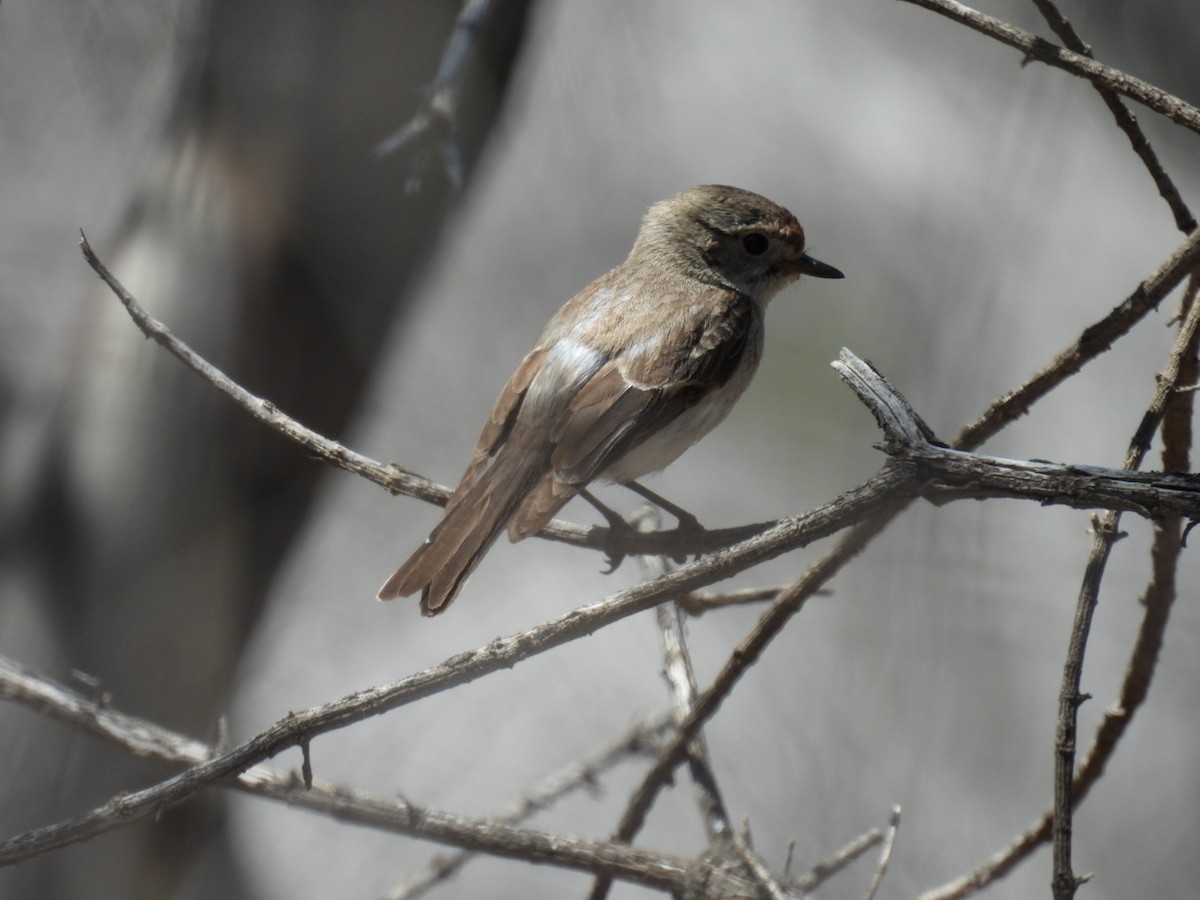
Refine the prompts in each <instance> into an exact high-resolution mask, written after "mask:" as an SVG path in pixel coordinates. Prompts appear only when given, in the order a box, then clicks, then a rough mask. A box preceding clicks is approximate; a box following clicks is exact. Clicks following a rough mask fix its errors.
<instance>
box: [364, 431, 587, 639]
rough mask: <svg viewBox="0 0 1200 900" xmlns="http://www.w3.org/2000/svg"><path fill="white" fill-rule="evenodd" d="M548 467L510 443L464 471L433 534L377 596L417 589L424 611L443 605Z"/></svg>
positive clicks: (541, 459) (440, 608) (542, 456)
mask: <svg viewBox="0 0 1200 900" xmlns="http://www.w3.org/2000/svg"><path fill="white" fill-rule="evenodd" d="M547 467H548V460H547V459H545V454H544V453H538V452H536V451H535V452H534V453H532V454H530V453H525V452H523V451H522V448H521V447H519V446H515V445H514V444H513V443H509V444H506V445H505V446H504V447H503V448H502V449H501V450H500V453H499V454H498V455H497V456H496V458H495V459H494V460H493V461H492V463H491V465H490V466H488V467H487V469H485V470H484V471H483V472H482V473H481V474H479V475H477V476H475V477H472V473H471V472H468V475H467V477H465V478H464V479H463V482H462V483H461V484H460V485H459V486H458V488H457V489H456V490H455V492H454V495H453V496H452V497H451V498H450V502H449V503H447V504H446V512H445V514H444V515H443V516H442V520H441V521H440V522H439V523H438V524H437V527H436V528H434V529H433V533H432V534H430V535H429V537H428V539H426V541H425V543H424V544H422V545H421V546H420V547H418V548H417V550H416V552H415V553H413V555H412V556H411V557H409V559H408V561H407V562H406V563H404V565H402V566H401V567H400V568H399V569H397V570H396V573H395V574H394V575H392V577H391V578H389V579H388V580H387V583H385V584H384V586H383V587H381V588H380V589H379V595H378V596H379V599H380V600H391V599H393V598H395V597H407V596H408V595H410V594H414V593H416V592H417V591H420V592H421V613H422V614H423V615H426V616H435V615H437V614H438V613H440V612H442V611H443V610H445V609H446V607H448V606H449V605H450V603H451V602H452V601H453V600H454V598H455V596H456V595H457V594H458V592H459V590H460V589H461V588H462V586H463V582H465V581H466V580H467V576H468V575H470V574H471V572H472V571H474V569H475V567H476V566H477V565H478V564H479V561H480V560H481V559H483V556H484V554H485V553H487V551H488V549H489V548H490V547H491V546H492V544H493V543H495V541H496V538H497V537H499V535H500V532H501V531H503V530H504V527H505V525H506V524H507V523H508V520H509V519H510V518H511V517H512V515H513V513H514V512H515V511H516V510H517V508H518V507H519V506H521V504H522V501H524V499H525V498H526V495H527V494H528V493H529V492H530V490H531V489H532V488H533V487H534V485H535V484H536V483H537V481H538V480H539V478H541V477H544V473H545V470H546V468H547ZM551 477H552V476H551ZM567 499H569V498H564V499H563V503H565V502H566V500H567ZM561 505H562V504H559V506H561Z"/></svg>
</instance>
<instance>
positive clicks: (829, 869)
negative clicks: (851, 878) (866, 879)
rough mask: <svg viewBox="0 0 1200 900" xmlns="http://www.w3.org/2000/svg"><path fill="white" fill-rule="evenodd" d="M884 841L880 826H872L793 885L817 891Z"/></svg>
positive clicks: (805, 889)
mask: <svg viewBox="0 0 1200 900" xmlns="http://www.w3.org/2000/svg"><path fill="white" fill-rule="evenodd" d="M882 842H883V832H882V831H880V830H879V829H878V828H872V829H871V830H870V831H868V832H866V833H865V834H862V835H859V836H858V837H856V838H855V839H854V840H852V841H851V842H850V843H849V844H847V845H846V846H845V847H843V848H842V849H841V850H839V851H838V852H837V853H835V854H833V856H831V857H829V859H826V860H824V861H822V862H819V863H817V864H816V865H815V866H813V867H812V868H811V869H810V870H809V871H808V872H806V873H805V874H803V875H801V876H800V877H799V878H797V879H796V880H795V881H794V882H792V886H794V887H796V888H798V889H799V890H802V891H805V892H808V891H815V890H816V889H817V888H819V887H820V886H821V885H822V884H824V883H825V882H826V881H828V880H829V879H830V878H832V877H833V876H834V875H836V874H837V873H838V872H840V871H842V869H844V868H846V866H848V865H850V863H852V862H854V861H855V860H856V859H858V858H859V857H860V856H862V855H863V854H864V853H866V852H867V851H868V850H870V849H871V848H872V847H874V846H876V845H878V844H880V843H882Z"/></svg>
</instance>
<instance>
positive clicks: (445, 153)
mask: <svg viewBox="0 0 1200 900" xmlns="http://www.w3.org/2000/svg"><path fill="white" fill-rule="evenodd" d="M493 6H494V0H465V2H464V3H463V5H462V9H461V10H459V13H458V18H457V19H456V20H455V22H454V30H453V31H452V32H451V33H450V39H449V40H448V41H447V42H446V49H445V50H444V51H443V53H442V59H441V62H440V64H439V65H438V70H437V74H436V75H434V77H433V83H432V84H431V85H430V86H429V89H428V91H426V94H425V96H424V97H423V98H422V100H421V104H420V106H419V107H418V108H417V111H416V112H415V113H414V114H413V116H412V118H411V119H409V120H408V122H407V123H406V124H405V125H404V126H403V127H401V128H400V129H398V130H397V131H395V132H393V133H392V134H390V135H388V136H387V137H386V138H384V139H383V140H382V141H380V142H379V144H378V146H376V148H375V155H376V156H386V155H388V154H389V153H394V152H395V151H396V150H399V149H400V148H401V147H404V146H406V145H413V144H425V143H428V144H433V145H435V146H436V147H437V149H438V153H439V155H440V156H441V159H442V168H443V169H444V170H445V172H446V178H447V179H448V180H449V182H450V184H451V185H453V186H454V188H455V190H461V189H462V184H463V162H462V152H461V151H460V150H459V147H458V108H459V102H460V100H461V97H462V82H463V78H464V76H465V75H466V72H467V66H468V63H469V62H470V61H471V59H472V57H473V56H474V55H475V50H476V48H477V47H478V45H479V38H480V32H482V30H483V29H484V27H485V26H486V25H487V22H488V19H489V17H490V15H491V12H492V8H493ZM428 162H429V152H428V150H427V149H426V148H424V147H420V148H419V149H418V150H417V152H416V154H415V155H414V158H413V159H412V163H411V169H410V174H409V177H408V180H407V182H406V183H405V189H406V190H408V191H415V190H418V189H419V188H420V186H421V179H422V177H423V170H424V169H425V168H426V166H427V165H428Z"/></svg>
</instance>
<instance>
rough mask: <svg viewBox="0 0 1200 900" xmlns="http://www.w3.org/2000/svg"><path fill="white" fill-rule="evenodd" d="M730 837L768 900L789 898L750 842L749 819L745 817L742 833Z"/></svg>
mask: <svg viewBox="0 0 1200 900" xmlns="http://www.w3.org/2000/svg"><path fill="white" fill-rule="evenodd" d="M730 839H731V840H732V842H733V849H734V851H735V852H736V853H737V855H738V859H740V860H741V861H742V865H744V866H745V867H746V871H747V872H749V873H750V877H751V878H752V879H754V883H755V884H757V885H758V887H759V890H760V891H761V892H762V895H763V896H764V897H765V898H766V900H787V893H786V892H785V891H784V889H783V888H782V887H781V886H780V885H779V883H778V882H777V881H776V880H775V876H774V875H772V874H771V870H770V869H768V868H767V866H766V864H765V863H764V862H763V861H762V860H761V859H760V858H759V856H758V854H757V853H755V852H754V848H753V847H752V846H751V844H750V822H749V820H745V819H743V820H742V828H741V833H740V834H738V833H731V834H730Z"/></svg>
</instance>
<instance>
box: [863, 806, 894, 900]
mask: <svg viewBox="0 0 1200 900" xmlns="http://www.w3.org/2000/svg"><path fill="white" fill-rule="evenodd" d="M899 831H900V807H898V806H893V807H892V815H891V818H890V819H889V820H888V830H887V837H885V838H884V840H883V849H881V850H880V851H879V863H878V864H877V865H876V866H875V875H874V876H873V877H872V878H871V885H870V887H869V888H867V900H875V894H876V893H878V891H879V885H881V884H883V876H884V875H886V874H887V869H888V864H889V863H891V861H892V848H894V847H895V846H896V834H897V833H898V832H899Z"/></svg>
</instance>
